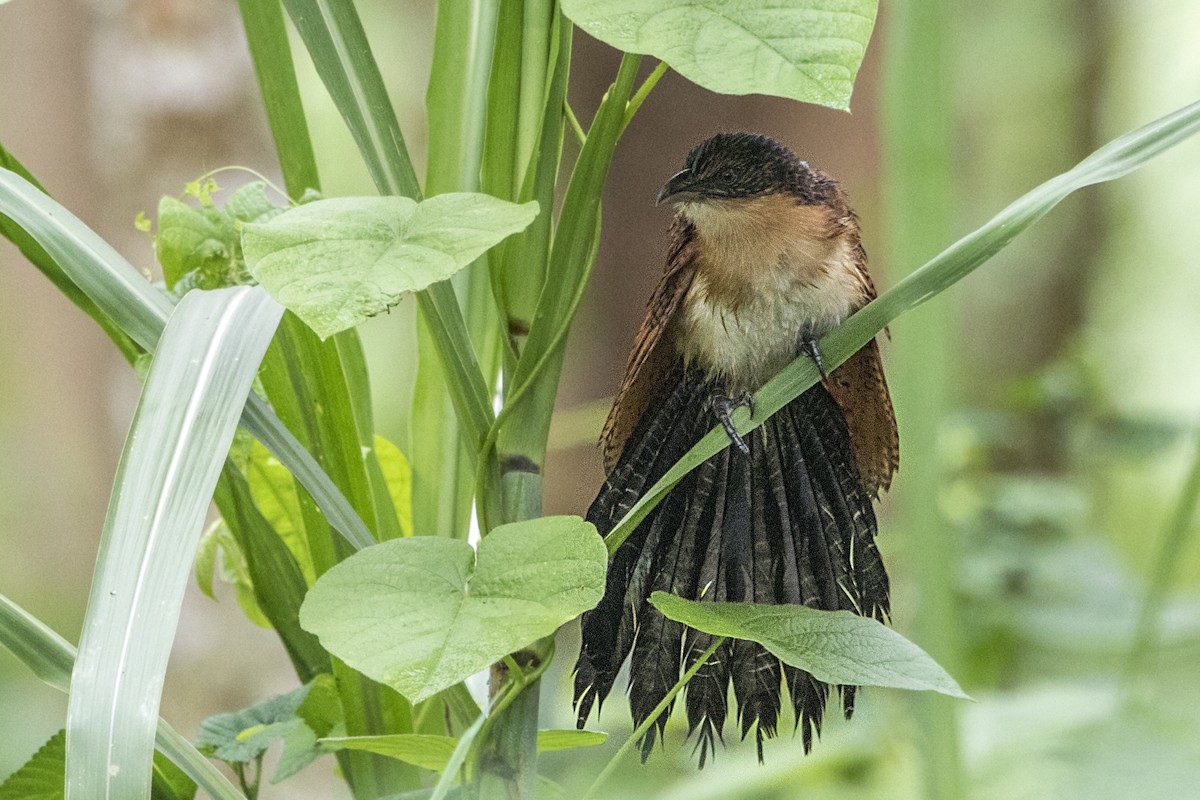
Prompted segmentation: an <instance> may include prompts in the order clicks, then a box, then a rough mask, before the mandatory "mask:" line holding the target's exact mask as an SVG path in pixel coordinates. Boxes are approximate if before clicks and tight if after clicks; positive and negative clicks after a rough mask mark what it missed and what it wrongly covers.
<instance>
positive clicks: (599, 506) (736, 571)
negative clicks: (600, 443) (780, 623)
mask: <svg viewBox="0 0 1200 800" xmlns="http://www.w3.org/2000/svg"><path fill="white" fill-rule="evenodd" d="M675 369H676V370H677V374H676V375H674V376H672V379H671V381H668V382H666V383H664V385H668V386H671V387H672V388H671V389H670V390H669V391H667V392H665V393H664V395H663V396H662V397H660V398H659V399H658V400H657V401H656V402H655V403H652V404H651V405H650V411H648V412H647V413H646V414H645V415H643V417H642V419H641V420H640V421H639V423H638V426H637V428H636V429H635V431H634V433H633V434H632V435H631V436H630V437H629V439H628V440H627V441H626V443H625V446H624V448H623V450H622V453H621V456H620V460H619V461H618V462H617V464H616V466H615V467H614V468H613V470H612V472H611V473H610V475H609V477H608V480H607V481H606V482H605V485H604V487H603V488H602V489H601V492H600V495H599V496H598V497H597V498H596V501H595V502H594V503H593V504H592V507H591V508H590V509H589V511H588V520H589V521H591V522H593V523H594V524H595V525H596V527H597V529H598V530H599V531H600V533H601V534H607V533H608V532H609V531H610V530H611V529H612V527H613V526H614V525H615V524H616V522H617V521H618V520H619V519H620V518H621V517H622V516H624V514H625V513H626V512H627V511H628V510H629V509H630V508H631V507H632V506H633V504H634V503H636V502H637V500H638V499H639V498H640V497H641V495H642V494H643V493H644V492H645V491H646V489H648V488H649V487H650V486H651V485H652V484H653V483H654V482H655V481H657V480H658V479H659V478H660V477H661V476H662V475H663V474H664V473H665V472H666V470H667V469H668V468H670V467H671V466H672V465H673V464H674V463H675V461H677V460H678V459H679V458H680V457H681V456H682V455H683V454H684V453H685V452H686V451H687V449H689V448H690V447H691V445H692V444H694V443H695V442H696V441H697V440H698V439H699V438H700V437H701V436H703V435H704V434H705V433H706V432H707V431H708V430H709V428H710V427H711V426H712V423H713V418H712V415H711V413H710V411H709V408H708V398H709V396H710V394H711V392H712V389H713V386H712V384H709V383H708V382H707V381H706V379H705V378H704V377H703V376H702V375H701V374H700V373H699V372H698V371H697V370H695V369H685V368H684V367H683V366H682V364H677V365H676V367H675ZM747 444H748V445H749V448H750V454H749V455H748V456H745V455H743V454H742V453H740V452H738V451H736V450H734V449H733V448H725V449H724V450H722V451H721V453H719V454H718V455H716V456H714V457H712V458H711V459H709V460H708V461H706V462H705V463H704V464H703V465H701V467H700V468H699V469H697V470H695V471H693V472H692V473H691V474H690V475H689V476H687V477H686V478H685V479H684V480H683V481H682V482H681V483H680V484H679V486H677V487H676V488H675V490H673V491H672V492H671V493H670V494H669V495H668V496H667V497H666V498H665V499H664V500H663V502H662V503H660V504H659V506H658V507H657V508H656V509H654V510H653V511H652V512H651V513H650V514H649V515H647V517H646V518H645V519H644V520H643V521H642V522H641V523H640V524H639V525H638V526H637V527H636V528H635V529H634V531H633V532H632V534H631V535H630V536H629V537H628V538H627V539H626V540H625V542H624V543H623V544H622V545H621V547H619V548H618V549H617V552H616V553H615V554H614V556H613V559H612V561H611V563H610V566H609V577H608V584H607V587H606V590H605V594H604V598H603V599H602V600H601V602H600V604H599V605H597V606H596V608H595V609H593V610H592V611H590V612H588V613H587V614H585V615H584V617H583V647H582V649H581V652H580V657H579V663H578V664H577V666H576V675H575V703H576V708H577V710H578V714H579V716H578V724H579V725H580V727H582V726H583V724H584V723H585V721H586V720H587V717H588V716H589V714H590V712H591V710H592V707H593V705H595V704H597V703H600V702H602V701H603V699H604V698H605V697H606V696H607V695H608V693H609V691H611V689H612V685H613V682H614V680H615V678H616V674H617V671H618V670H619V668H620V666H621V664H622V663H623V662H624V661H625V659H626V658H627V657H630V654H631V653H632V656H631V661H632V666H631V672H630V674H631V677H630V687H629V697H630V707H631V709H632V712H633V716H634V720H635V721H636V722H638V723H640V722H642V721H644V720H645V719H646V718H647V717H648V716H649V715H650V713H651V712H652V711H653V709H654V708H655V707H656V706H657V705H658V704H659V703H660V702H661V701H662V700H663V699H664V698H665V696H666V694H667V693H668V692H669V691H670V689H671V687H672V686H673V685H674V684H675V683H676V682H677V681H678V680H679V676H680V673H681V670H683V669H687V668H690V667H692V666H693V665H694V664H695V662H696V660H697V659H698V658H699V657H700V655H701V654H703V652H704V651H705V650H706V649H707V648H708V647H709V646H711V644H712V642H713V637H711V636H710V635H708V634H705V633H702V632H699V631H695V630H692V629H690V628H686V627H685V626H683V625H681V624H679V623H675V622H673V621H671V620H669V619H667V618H666V617H665V616H663V615H662V614H660V613H659V612H658V611H657V609H655V608H654V607H653V606H652V605H650V603H649V600H648V598H649V595H650V594H651V593H652V592H653V591H665V592H671V593H673V594H676V595H678V596H680V597H685V598H689V599H696V600H700V601H702V602H754V603H766V604H780V603H790V604H804V605H808V606H811V607H814V608H822V609H829V610H836V609H850V610H853V611H856V612H857V613H860V614H864V615H869V616H872V617H875V618H878V619H885V618H886V616H887V613H888V600H887V592H888V582H887V574H886V572H885V571H884V568H883V562H882V560H881V559H880V557H879V551H878V549H877V548H876V546H875V532H876V522H875V515H874V510H873V508H872V504H871V496H870V493H869V492H868V491H867V490H866V489H865V488H864V487H863V485H862V478H861V477H860V475H859V474H858V472H857V466H856V463H855V460H854V451H853V448H852V447H851V443H850V439H849V433H848V431H847V426H846V422H845V419H844V416H843V413H842V411H841V409H840V407H839V406H838V405H837V404H836V402H834V399H833V398H832V397H831V396H830V395H829V393H828V392H827V391H826V389H825V388H824V387H823V386H822V385H820V384H818V385H817V386H814V387H813V388H812V389H810V390H808V391H807V392H805V393H804V394H803V395H801V396H800V397H799V398H797V399H796V400H794V401H793V402H792V403H791V404H790V405H789V406H788V407H787V408H785V409H783V410H782V411H781V412H780V413H777V414H776V415H774V416H773V417H771V418H770V419H769V420H767V421H766V422H765V423H764V424H763V425H762V426H761V427H760V428H758V429H757V430H755V431H754V432H753V433H752V434H751V435H750V436H748V437H747ZM784 682H786V684H787V687H788V694H789V700H790V703H791V705H792V708H793V709H794V711H795V718H796V725H797V727H798V728H799V730H800V734H801V739H802V741H803V744H804V749H805V752H807V751H808V750H809V749H810V748H811V747H812V742H813V739H814V737H816V736H819V735H820V731H821V724H822V720H823V717H824V712H825V706H826V704H827V702H828V698H829V694H830V689H831V687H830V686H828V685H827V684H825V683H823V682H821V681H819V680H817V679H816V678H814V677H813V676H812V675H810V674H809V673H807V672H805V671H803V670H800V669H797V668H794V667H789V666H786V665H783V664H781V663H780V661H779V660H778V659H777V658H776V657H775V656H773V655H771V654H770V653H769V652H768V651H767V650H766V649H765V648H763V647H762V646H761V645H758V644H756V643H753V642H749V641H745V640H730V641H727V642H725V643H724V644H723V645H722V646H721V647H719V648H718V649H717V650H716V652H715V653H714V654H713V656H712V657H710V659H709V660H708V661H707V662H706V663H705V664H704V665H703V666H701V667H700V668H699V670H698V671H697V672H696V674H695V675H694V676H693V678H692V680H691V681H690V682H689V683H688V685H687V687H686V689H685V694H684V698H685V703H684V705H685V706H686V709H687V719H688V733H689V735H691V734H695V735H696V749H697V750H698V751H699V760H700V765H701V766H703V765H704V764H705V763H706V761H707V759H708V757H709V755H710V753H712V752H713V751H714V750H715V747H716V742H717V740H718V739H722V740H723V734H722V729H723V728H724V724H725V720H726V718H727V716H728V713H729V690H730V686H731V685H732V688H733V695H734V698H735V699H736V701H737V707H738V713H737V719H738V724H739V728H740V730H741V735H742V737H743V738H745V737H746V736H748V735H749V733H750V731H751V729H753V730H754V731H755V739H756V743H757V746H758V754H759V758H760V760H761V758H762V742H763V739H764V738H769V737H772V736H774V735H775V734H776V729H777V726H778V720H779V711H780V706H781V684H782V683H784ZM838 689H839V692H840V694H841V698H842V705H843V710H844V711H845V713H846V714H847V715H849V714H850V713H851V712H852V711H853V708H854V699H855V687H853V686H849V687H844V686H843V687H838ZM667 713H668V714H669V711H668V712H667ZM666 718H667V714H664V715H662V716H661V717H659V718H658V720H656V722H655V724H654V725H653V726H651V728H650V730H649V731H648V732H647V734H646V736H645V737H644V738H643V740H642V743H641V745H642V755H643V758H645V757H646V755H648V754H649V752H650V751H651V750H652V749H653V747H654V744H655V742H656V741H661V739H662V737H663V734H664V732H665V729H666Z"/></svg>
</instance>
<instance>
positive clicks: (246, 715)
mask: <svg viewBox="0 0 1200 800" xmlns="http://www.w3.org/2000/svg"><path fill="white" fill-rule="evenodd" d="M340 724H341V704H340V702H339V700H338V694H337V689H336V688H335V687H334V685H333V677H332V676H331V675H321V676H319V677H317V678H316V679H314V680H313V681H311V682H310V683H307V684H305V685H304V686H301V687H300V688H299V689H295V690H293V691H291V692H288V693H287V694H282V695H278V696H276V697H272V698H270V699H268V700H264V701H263V702H261V703H258V704H256V705H253V706H251V707H250V708H245V709H242V710H241V711H237V712H231V713H226V714H217V715H216V716H213V717H209V718H208V719H206V720H205V721H204V722H203V723H201V725H200V736H199V739H198V743H199V745H200V746H201V747H202V748H204V749H205V751H206V752H208V753H210V754H211V755H213V756H215V757H216V758H219V759H221V760H222V761H224V762H225V763H227V764H229V765H231V766H236V767H239V768H240V767H242V766H245V765H248V764H255V765H256V766H261V764H262V758H263V755H264V754H265V753H266V751H267V748H269V747H271V746H272V745H273V744H275V743H276V742H282V743H283V752H282V754H281V755H280V758H279V763H278V765H277V766H276V767H275V773H274V775H273V776H272V777H271V783H279V782H280V781H282V780H285V779H286V778H289V777H291V776H292V775H294V774H296V773H297V772H299V771H300V770H302V769H303V768H304V767H306V766H308V765H309V764H311V763H312V762H313V761H314V760H316V759H317V758H318V757H320V756H322V755H324V754H326V753H328V752H331V749H330V748H327V747H325V746H324V745H322V744H320V743H319V742H318V739H319V738H321V737H322V736H326V735H328V734H329V733H330V732H331V731H333V730H334V728H335V727H336V726H337V725H340Z"/></svg>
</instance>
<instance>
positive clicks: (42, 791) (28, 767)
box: [0, 730, 196, 800]
mask: <svg viewBox="0 0 1200 800" xmlns="http://www.w3.org/2000/svg"><path fill="white" fill-rule="evenodd" d="M66 757H67V732H66V731H65V730H60V731H59V732H58V733H56V734H54V735H53V736H51V737H50V739H49V740H48V741H47V742H46V743H45V744H44V745H42V746H41V747H40V748H38V751H37V752H36V753H34V754H33V756H32V757H31V758H30V759H29V760H28V761H26V762H25V763H24V764H22V765H21V767H20V769H18V770H17V771H16V772H14V773H13V774H12V775H9V776H8V778H7V779H6V780H5V781H4V783H3V784H0V800H63V797H65V791H64V789H63V770H64V768H65V765H66ZM195 794H196V784H195V783H193V782H192V780H191V779H190V778H188V776H187V775H185V774H183V772H181V771H180V769H179V768H178V767H177V766H175V765H174V764H172V763H171V762H170V761H169V760H168V759H167V758H165V757H163V756H162V754H161V753H156V754H155V756H154V777H153V782H152V784H151V787H150V800H191V798H192V797H194V796H195Z"/></svg>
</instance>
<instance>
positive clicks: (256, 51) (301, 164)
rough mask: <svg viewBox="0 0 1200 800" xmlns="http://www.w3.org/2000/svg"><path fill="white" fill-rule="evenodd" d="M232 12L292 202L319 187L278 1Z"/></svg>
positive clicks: (262, 0) (247, 2)
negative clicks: (241, 33) (243, 34)
mask: <svg viewBox="0 0 1200 800" xmlns="http://www.w3.org/2000/svg"><path fill="white" fill-rule="evenodd" d="M238 9H239V10H240V11H241V14H242V26H243V28H245V31H246V42H247V44H248V45H249V46H250V57H251V59H253V61H254V73H255V75H257V76H258V87H259V89H260V90H261V91H262V97H263V108H264V109H265V110H266V112H267V124H268V125H269V126H270V128H271V137H272V138H273V139H274V140H275V151H276V152H277V153H278V154H279V167H280V169H281V170H282V171H283V182H284V184H285V185H286V186H287V191H288V194H289V195H290V196H291V197H292V199H295V200H298V199H299V198H300V196H301V195H302V194H304V190H305V189H319V188H321V183H320V179H319V177H318V176H317V161H316V159H315V158H314V157H313V149H312V141H311V139H310V138H309V135H308V121H307V120H306V119H305V118H304V106H303V105H302V104H301V102H300V86H299V84H298V83H297V81H296V70H295V67H294V66H293V64H292V46H291V43H290V42H289V41H288V34H287V26H286V25H285V24H284V20H283V9H282V7H281V6H280V5H279V3H278V0H238Z"/></svg>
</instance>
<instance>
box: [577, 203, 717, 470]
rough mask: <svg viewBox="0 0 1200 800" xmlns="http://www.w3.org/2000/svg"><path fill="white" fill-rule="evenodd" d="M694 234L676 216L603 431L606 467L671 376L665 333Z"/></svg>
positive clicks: (686, 277)
mask: <svg viewBox="0 0 1200 800" xmlns="http://www.w3.org/2000/svg"><path fill="white" fill-rule="evenodd" d="M694 236H695V229H694V228H693V227H692V226H691V224H690V223H688V222H686V221H684V220H683V218H682V216H680V217H676V218H675V221H674V223H672V225H671V239H670V241H671V245H670V249H669V251H668V253H667V265H666V268H665V269H664V270H663V276H662V280H661V281H659V284H658V288H657V289H655V290H654V294H653V295H651V297H650V301H649V303H647V305H646V317H645V319H643V320H642V327H641V328H640V329H639V330H638V335H637V339H636V341H635V342H634V345H633V350H632V351H631V352H630V353H629V362H628V363H627V364H626V365H625V377H624V379H623V380H622V381H621V388H620V389H618V390H617V397H616V399H615V400H614V401H613V407H612V410H611V411H609V412H608V419H607V420H605V422H604V430H603V431H602V432H601V434H600V447H601V449H602V451H603V454H604V469H605V471H606V472H607V471H609V470H611V469H612V467H613V465H615V464H616V463H617V458H618V457H619V456H620V455H621V449H622V448H623V447H624V446H625V441H626V440H627V439H628V438H629V436H630V434H632V433H633V429H634V428H635V427H636V426H637V423H638V420H639V419H641V416H642V414H643V413H645V411H646V407H647V405H649V403H650V401H651V399H652V398H653V397H654V396H655V394H657V392H658V390H659V389H660V388H661V387H660V385H659V384H660V383H661V381H662V380H663V379H664V378H666V377H667V376H668V374H669V373H670V370H671V365H672V363H673V362H674V360H675V355H676V354H675V350H674V347H673V346H672V344H671V342H670V341H669V340H668V339H669V337H668V335H667V334H668V328H669V325H670V322H671V318H672V317H673V316H674V315H675V312H676V311H677V310H678V309H679V306H680V303H681V302H682V301H683V296H684V295H685V294H687V290H688V287H690V286H691V283H692V276H693V275H694V274H695V268H694V266H693V264H692V260H693V257H694V254H695V246H694V242H693V240H694Z"/></svg>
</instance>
